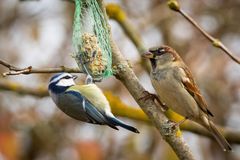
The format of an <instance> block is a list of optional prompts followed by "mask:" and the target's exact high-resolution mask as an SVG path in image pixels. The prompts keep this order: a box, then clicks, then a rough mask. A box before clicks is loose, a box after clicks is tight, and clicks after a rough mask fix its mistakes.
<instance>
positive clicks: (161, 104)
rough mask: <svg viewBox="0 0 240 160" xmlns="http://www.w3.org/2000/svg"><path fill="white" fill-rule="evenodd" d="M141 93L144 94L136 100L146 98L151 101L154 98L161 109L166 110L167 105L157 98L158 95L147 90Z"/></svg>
mask: <svg viewBox="0 0 240 160" xmlns="http://www.w3.org/2000/svg"><path fill="white" fill-rule="evenodd" d="M143 94H144V96H143V97H141V98H139V99H138V100H140V101H141V100H147V99H152V100H153V101H154V100H156V101H157V102H158V103H159V104H160V106H161V108H162V110H163V111H167V110H168V107H167V106H166V105H165V104H164V103H162V102H161V101H160V99H159V98H158V96H157V95H156V94H153V93H149V92H148V91H143Z"/></svg>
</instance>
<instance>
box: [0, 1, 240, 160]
mask: <svg viewBox="0 0 240 160" xmlns="http://www.w3.org/2000/svg"><path fill="white" fill-rule="evenodd" d="M105 2H106V4H108V3H116V4H118V5H120V6H121V7H122V8H123V10H124V11H125V12H126V14H127V17H128V19H129V22H130V23H131V24H132V25H133V26H134V28H135V29H136V30H137V31H138V32H139V33H141V34H140V36H141V38H142V40H143V42H144V44H145V46H146V47H153V46H158V45H161V44H168V45H170V46H172V47H173V48H175V49H176V50H177V51H178V52H179V53H180V55H181V56H182V57H183V59H184V60H185V62H186V64H187V65H188V66H189V67H190V69H191V70H192V72H193V75H194V76H195V79H196V81H197V82H198V84H199V86H200V88H201V91H202V93H203V95H204V97H205V98H206V100H207V102H208V104H209V108H210V110H211V111H212V112H213V113H214V115H215V117H214V121H215V122H216V123H217V124H219V125H223V126H227V127H229V128H234V129H235V130H239V131H240V118H239V116H240V83H239V82H240V66H239V65H238V64H236V63H235V62H233V61H232V60H231V59H230V58H229V57H228V56H226V55H225V54H224V53H223V52H222V51H221V50H219V49H217V48H214V47H213V46H212V45H211V43H210V42H209V41H208V40H206V38H205V37H203V36H202V35H201V34H200V33H199V32H198V31H197V30H196V29H195V28H193V27H192V26H191V25H190V24H189V22H187V21H186V20H185V19H184V18H183V17H182V16H180V15H179V14H178V13H176V12H173V11H171V10H170V9H169V8H168V7H167V5H166V1H161V0H150V1H149V0H141V1H139V0H131V1H128V0H106V1H105ZM179 3H180V4H181V7H182V9H183V10H184V11H185V12H187V13H188V14H190V15H191V16H192V17H193V18H194V19H195V20H196V21H197V22H198V23H199V24H200V25H201V26H202V27H203V28H204V29H205V30H206V31H207V32H208V33H210V34H211V35H213V36H214V37H217V38H219V39H220V40H221V41H222V42H223V43H224V44H225V45H226V46H227V47H228V48H229V49H230V50H231V51H232V52H233V53H234V54H235V55H236V56H238V57H240V52H239V48H240V20H239V15H240V1H239V0H228V1H224V0H211V1H208V0H199V1H194V0H184V1H183V0H180V1H179ZM73 13H74V4H73V3H70V2H66V1H61V0H51V1H50V0H40V1H25V2H21V1H18V0H1V1H0V59H2V60H5V61H7V62H9V63H11V64H14V65H15V66H18V67H27V66H34V67H39V68H44V67H58V66H61V65H64V66H69V67H76V66H77V65H76V63H75V61H74V59H73V58H72V57H71V56H70V55H71V53H72V51H73V50H72V46H71V36H72V22H73ZM109 23H110V25H111V29H112V32H113V37H114V39H115V41H116V43H117V45H118V46H119V48H120V50H121V51H122V53H123V54H124V56H125V57H126V59H128V60H129V62H130V63H131V64H132V66H134V67H133V69H134V71H135V73H136V74H137V76H138V78H139V79H140V81H141V83H142V84H143V85H144V87H145V88H146V89H147V90H149V91H150V92H154V90H153V88H152V87H151V83H150V80H149V76H148V74H147V72H146V71H144V69H143V67H142V65H141V64H142V63H141V57H140V56H139V53H138V51H137V50H136V47H135V46H134V44H133V43H132V42H131V41H130V40H129V38H128V36H127V35H126V34H125V33H124V31H123V30H122V28H121V27H120V25H119V24H118V23H117V22H115V21H114V20H110V22H109ZM5 71H7V69H6V68H4V67H2V66H1V67H0V72H1V73H2V72H5ZM50 76H51V75H50V74H31V75H18V76H8V77H4V78H3V77H0V82H1V83H2V84H4V83H7V82H11V83H12V84H13V86H14V85H17V84H18V85H22V86H23V87H27V88H31V89H36V90H39V91H40V89H46V88H47V85H48V80H49V77H50ZM83 79H84V76H82V78H80V79H78V81H79V83H82V82H83ZM98 85H99V86H100V87H101V88H102V89H103V90H105V91H109V92H111V93H112V94H114V95H116V96H119V97H120V99H121V101H122V102H124V103H125V104H127V105H130V106H133V107H138V105H137V104H136V102H135V101H134V100H133V98H132V97H131V95H130V94H129V93H128V92H127V90H126V89H125V88H124V86H123V85H122V84H121V83H120V82H119V81H118V80H116V79H115V78H108V79H107V80H105V81H104V82H101V83H99V84H98ZM13 88H14V87H13ZM121 119H123V120H124V121H126V122H128V123H129V124H131V125H133V126H136V127H137V128H138V129H139V130H140V132H141V133H140V134H133V133H130V132H128V131H126V130H123V129H120V130H119V131H115V130H113V129H111V128H109V127H104V126H94V125H91V124H86V123H81V122H79V121H76V120H73V119H71V118H69V117H68V116H66V115H65V114H63V113H62V112H61V111H60V110H59V109H58V108H57V107H56V106H55V105H54V103H53V101H52V100H51V99H50V98H49V97H48V96H44V97H38V96H32V95H24V94H18V93H15V92H14V91H6V90H4V89H3V88H1V87H0V160H18V159H23V160H65V159H71V160H132V159H138V160H157V159H171V160H172V159H173V160H174V159H177V158H176V156H175V154H174V153H173V152H172V151H171V149H170V148H169V146H168V145H167V144H166V142H164V140H162V139H161V137H160V135H159V134H158V132H157V131H156V129H155V128H154V127H152V126H151V125H149V124H147V123H143V122H138V121H134V120H131V119H128V118H121ZM183 136H184V139H185V140H186V141H187V143H188V144H189V145H190V147H191V148H192V150H193V153H194V155H195V156H196V159H198V160H203V159H208V160H211V159H219V160H224V159H231V160H237V159H240V146H238V145H233V149H234V152H233V153H224V152H222V150H221V149H220V148H219V147H218V145H217V144H216V143H215V142H214V141H212V140H209V139H208V138H205V137H202V136H199V135H196V134H193V133H190V132H183Z"/></svg>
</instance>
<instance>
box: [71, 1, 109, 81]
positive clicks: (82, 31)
mask: <svg viewBox="0 0 240 160" xmlns="http://www.w3.org/2000/svg"><path fill="white" fill-rule="evenodd" d="M73 47H74V58H75V60H76V62H77V64H78V65H79V67H81V68H83V67H85V68H86V70H87V71H86V70H85V72H88V73H89V74H90V75H91V76H92V77H93V79H94V80H95V81H99V80H101V79H103V78H106V77H109V76H111V75H112V55H111V53H112V51H111V46H110V39H109V28H108V25H107V22H106V19H105V18H104V16H103V12H102V10H101V9H100V7H99V4H98V2H97V1H96V0H75V15H74V24H73Z"/></svg>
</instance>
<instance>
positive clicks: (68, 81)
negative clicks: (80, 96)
mask: <svg viewBox="0 0 240 160" xmlns="http://www.w3.org/2000/svg"><path fill="white" fill-rule="evenodd" d="M56 85H57V86H64V87H67V86H72V85H75V82H74V81H73V79H61V80H60V81H59V82H58V83H57V84H56Z"/></svg>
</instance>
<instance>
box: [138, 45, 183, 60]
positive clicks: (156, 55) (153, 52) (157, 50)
mask: <svg viewBox="0 0 240 160" xmlns="http://www.w3.org/2000/svg"><path fill="white" fill-rule="evenodd" d="M166 54H170V55H171V56H172V57H173V58H174V59H173V60H177V59H178V58H179V55H178V54H177V52H176V51H175V50H174V49H172V48H171V47H169V46H166V45H163V46H160V47H152V48H149V50H148V51H147V52H145V53H144V54H143V55H142V56H143V57H144V58H149V59H160V58H161V57H164V55H166Z"/></svg>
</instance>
